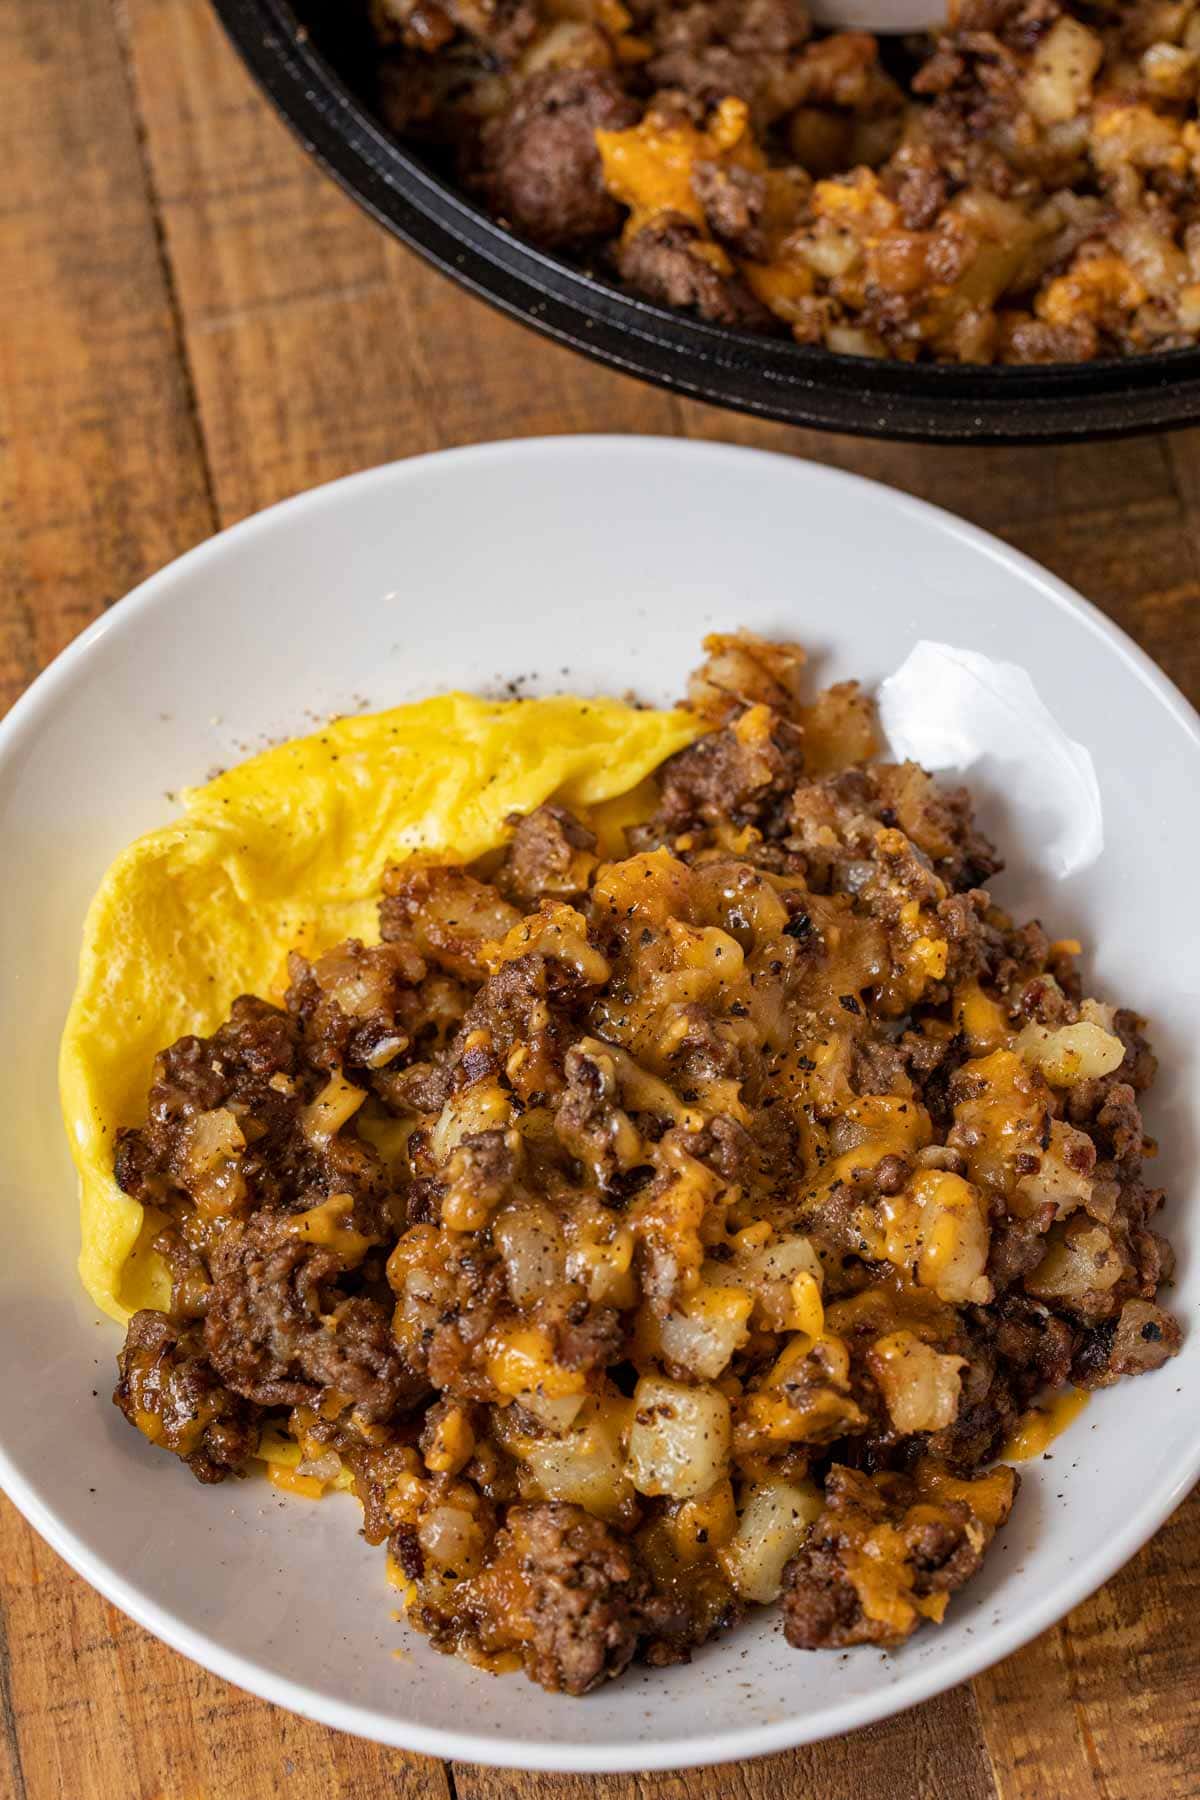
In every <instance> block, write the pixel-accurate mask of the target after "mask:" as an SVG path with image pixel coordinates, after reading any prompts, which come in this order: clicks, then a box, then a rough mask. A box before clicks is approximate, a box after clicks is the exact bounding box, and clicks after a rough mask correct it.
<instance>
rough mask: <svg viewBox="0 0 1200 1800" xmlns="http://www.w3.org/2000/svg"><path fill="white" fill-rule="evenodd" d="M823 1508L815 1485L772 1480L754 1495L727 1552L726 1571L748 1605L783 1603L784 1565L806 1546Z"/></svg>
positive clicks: (724, 1561)
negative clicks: (780, 1597) (754, 1601)
mask: <svg viewBox="0 0 1200 1800" xmlns="http://www.w3.org/2000/svg"><path fill="white" fill-rule="evenodd" d="M821 1505H822V1502H821V1495H820V1493H819V1491H818V1490H817V1488H816V1487H815V1486H814V1485H813V1483H812V1482H810V1481H804V1482H792V1481H766V1482H763V1483H762V1485H761V1486H759V1487H755V1488H752V1489H751V1490H750V1493H749V1495H748V1497H747V1499H746V1502H745V1504H744V1505H743V1507H742V1514H741V1518H740V1519H739V1521H738V1528H737V1535H736V1536H735V1538H734V1540H733V1542H732V1543H731V1544H730V1545H729V1547H728V1549H726V1550H724V1551H723V1552H722V1553H721V1562H722V1564H723V1565H724V1568H725V1572H726V1574H727V1575H728V1576H729V1579H730V1580H731V1581H732V1583H733V1585H734V1587H735V1588H736V1589H737V1591H738V1593H739V1594H740V1595H741V1597H742V1599H743V1600H756V1601H758V1602H759V1603H760V1604H763V1605H765V1604H767V1603H768V1602H769V1601H771V1600H777V1599H778V1598H779V1590H780V1588H781V1586H782V1583H783V1570H784V1566H785V1564H786V1563H787V1562H788V1561H789V1559H790V1558H791V1557H793V1556H795V1554H796V1552H797V1550H799V1548H800V1546H801V1544H802V1543H803V1542H804V1537H805V1534H806V1533H807V1531H808V1528H809V1526H810V1525H811V1524H812V1522H813V1520H814V1519H815V1518H816V1517H817V1514H818V1513H819V1512H820V1511H821Z"/></svg>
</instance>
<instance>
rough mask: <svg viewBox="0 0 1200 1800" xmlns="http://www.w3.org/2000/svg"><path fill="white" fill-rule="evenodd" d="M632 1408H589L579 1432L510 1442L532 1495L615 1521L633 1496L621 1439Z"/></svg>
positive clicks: (617, 1405) (603, 1405)
mask: <svg viewBox="0 0 1200 1800" xmlns="http://www.w3.org/2000/svg"><path fill="white" fill-rule="evenodd" d="M627 1412H628V1406H627V1405H626V1403H624V1402H620V1403H617V1402H602V1403H601V1404H600V1405H599V1406H589V1408H588V1410H587V1411H586V1412H585V1413H584V1414H583V1417H582V1419H581V1422H580V1424H579V1426H578V1428H577V1429H576V1430H574V1431H571V1432H569V1433H568V1434H567V1435H566V1436H565V1437H562V1438H558V1439H556V1440H552V1439H546V1438H523V1439H520V1440H516V1439H510V1440H509V1442H508V1448H509V1449H510V1450H511V1451H512V1452H513V1454H514V1455H515V1456H517V1457H519V1459H520V1461H521V1462H522V1463H523V1464H524V1466H525V1468H526V1470H527V1471H528V1474H529V1477H530V1480H531V1482H532V1485H533V1489H534V1493H533V1497H534V1498H537V1499H542V1500H566V1501H569V1502H570V1503H571V1504H572V1505H575V1506H582V1507H583V1508H584V1509H585V1510H586V1511H587V1512H590V1513H593V1514H594V1515H595V1516H596V1518H598V1519H615V1518H617V1517H618V1516H619V1514H620V1513H621V1511H622V1510H623V1509H624V1508H625V1507H626V1506H627V1505H628V1503H629V1501H630V1500H631V1499H632V1498H633V1485H632V1483H631V1482H630V1479H629V1476H628V1474H627V1472H626V1469H625V1459H624V1456H623V1454H622V1449H621V1436H622V1431H623V1428H624V1425H625V1418H626V1414H627Z"/></svg>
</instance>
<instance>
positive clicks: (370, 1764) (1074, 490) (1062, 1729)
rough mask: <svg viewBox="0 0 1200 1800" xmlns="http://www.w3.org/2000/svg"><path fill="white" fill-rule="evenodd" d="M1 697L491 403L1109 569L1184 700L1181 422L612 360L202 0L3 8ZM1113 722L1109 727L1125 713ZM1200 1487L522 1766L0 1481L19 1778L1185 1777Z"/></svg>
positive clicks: (1017, 1786) (1137, 628) (1092, 589)
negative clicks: (878, 484) (929, 436)
mask: <svg viewBox="0 0 1200 1800" xmlns="http://www.w3.org/2000/svg"><path fill="white" fill-rule="evenodd" d="M0 154H2V157H3V165H2V166H3V172H4V173H3V189H2V194H0V309H2V310H0V516H2V518H3V528H2V530H0V710H2V709H3V708H4V707H5V706H7V705H8V704H9V703H11V701H13V700H14V699H15V698H16V697H17V695H18V694H19V693H20V691H21V689H22V688H23V687H24V685H25V684H26V683H27V682H28V681H29V680H30V679H31V678H32V677H33V676H34V675H35V674H36V673H37V671H38V670H39V669H40V668H41V667H42V665H43V664H44V663H46V662H47V661H48V660H49V659H50V657H52V656H53V655H54V654H55V653H56V652H57V651H58V650H60V649H61V648H62V647H63V645H64V644H66V643H67V642H68V640H69V639H71V638H72V637H74V636H75V634H76V633H77V632H78V631H79V630H80V629H81V628H82V627H83V626H84V625H85V624H86V623H87V622H88V621H89V620H90V619H92V618H94V617H95V615H96V614H97V613H99V612H100V611H102V610H103V608H105V607H106V606H109V605H111V604H112V602H113V601H115V600H117V599H119V598H120V596H121V595H122V594H123V593H125V591H126V590H127V589H128V588H130V587H131V586H132V585H133V584H134V583H135V582H136V581H139V580H140V579H141V578H142V577H143V576H144V575H146V574H148V573H149V572H150V571H151V570H153V569H156V568H158V567H159V566H160V564H162V563H165V562H166V561H168V559H169V558H171V557H173V556H176V555H178V554H179V552H180V551H182V550H186V549H187V548H188V546H189V545H191V544H194V543H196V542H198V541H199V540H200V539H201V538H205V537H207V536H208V535H209V534H210V533H211V532H213V531H215V530H216V529H217V528H218V527H220V526H223V525H228V524H230V523H231V522H232V521H233V520H235V519H239V518H242V517H243V516H244V515H245V514H246V513H250V512H254V511H255V510H256V509H257V508H259V507H262V506H266V505H268V504H270V502H271V501H273V500H278V499H279V498H281V496H283V495H285V494H291V493H294V492H296V491H297V490H298V489H301V488H307V487H311V486H312V485H313V484H314V483H316V482H320V481H327V480H329V479H330V478H331V477H332V476H336V475H342V474H345V473H347V472H348V471H349V470H352V469H359V468H363V467H365V466H366V465H368V464H370V463H376V462H382V461H386V460H387V459H389V458H392V457H398V456H407V455H410V454H411V453H413V452H414V451H421V450H433V449H436V448H438V447H439V446H441V445H446V444H460V443H468V442H472V441H475V440H477V439H486V438H501V437H508V436H523V435H526V434H532V433H539V432H564V431H582V430H588V431H648V432H678V433H686V434H687V435H689V436H695V437H706V438H708V437H713V438H722V439H726V440H730V441H736V442H739V443H747V444H758V445H765V446H769V447H770V448H773V449H776V450H786V451H789V452H793V453H797V454H802V455H806V456H811V457H816V458H819V459H821V460H824V461H830V462H834V463H837V464H839V465H841V466H843V467H847V468H853V469H858V470H861V471H862V472H864V473H867V474H870V475H876V476H880V477H882V478H883V479H885V480H887V481H890V482H893V483H895V484H896V485H898V486H901V487H906V488H909V489H911V490H912V491H913V492H915V493H919V494H923V495H926V496H928V497H930V498H933V499H936V500H938V501H940V502H941V503H942V504H943V505H946V506H949V507H951V508H953V509H954V510H956V511H958V512H961V513H963V514H965V515H966V516H967V517H969V518H971V519H975V520H977V521H978V522H979V523H980V524H982V525H985V526H988V527H990V529H991V530H993V531H996V532H999V533H1000V534H1001V535H1002V536H1004V537H1006V538H1008V539H1010V540H1011V541H1012V542H1014V543H1017V544H1019V545H1020V546H1021V547H1022V548H1023V549H1025V550H1028V551H1030V552H1031V553H1032V554H1033V555H1034V556H1037V557H1040V558H1041V559H1042V560H1043V561H1045V562H1046V563H1048V564H1049V565H1050V566H1051V568H1053V569H1055V570H1057V571H1058V573H1059V574H1061V575H1063V576H1065V578H1066V579H1067V580H1068V581H1070V582H1073V583H1074V584H1075V585H1076V586H1077V587H1079V588H1081V589H1082V590H1083V591H1084V593H1086V594H1089V595H1091V597H1092V598H1093V599H1095V600H1097V601H1098V602H1099V604H1100V605H1101V606H1103V607H1104V608H1105V609H1106V610H1107V611H1108V612H1109V613H1110V614H1111V615H1112V616H1113V617H1114V618H1116V619H1118V620H1119V621H1120V622H1121V624H1122V625H1124V626H1125V627H1126V629H1127V630H1129V631H1130V632H1132V634H1133V636H1134V637H1136V638H1137V639H1138V640H1139V641H1140V642H1141V643H1142V644H1143V645H1144V646H1145V647H1146V649H1147V650H1149V651H1150V653H1151V654H1152V655H1154V656H1156V657H1157V658H1158V659H1159V660H1160V661H1161V662H1162V663H1163V664H1164V666H1165V667H1166V668H1167V669H1168V670H1169V671H1170V673H1171V674H1172V675H1173V676H1174V678H1175V680H1176V681H1177V682H1178V683H1179V684H1180V686H1181V687H1182V688H1183V689H1184V691H1185V692H1187V693H1189V694H1190V695H1191V697H1192V698H1193V699H1200V630H1198V629H1197V626H1198V624H1200V582H1198V577H1200V562H1198V532H1200V441H1198V439H1197V435H1196V434H1194V433H1192V434H1184V435H1181V436H1177V437H1174V438H1170V439H1166V438H1155V439H1146V440H1142V441H1140V442H1137V443H1132V444H1120V445H1103V444H1097V445H1091V446H1086V447H1083V448H1080V449H1041V450H989V451H976V452H970V451H960V450H935V449H929V450H925V449H912V448H900V447H889V446H887V445H881V444H864V443H855V442H850V441H848V440H844V439H839V438H826V437H818V436H814V435H808V434H805V433H803V432H798V431H787V430H784V429H782V428H779V427H775V426H771V425H760V424H755V423H753V422H751V421H749V420H745V419H738V418H734V417H732V416H730V415H727V414H723V413H717V412H713V411H711V410H709V409H708V408H705V407H702V406H699V405H694V404H691V403H689V402H687V401H682V400H677V399H674V398H672V397H670V396H668V395H665V394H661V393H658V392H655V391H653V390H651V389H649V388H645V387H641V386H638V385H636V384H635V383H633V382H631V381H629V380H626V379H624V378H623V377H619V376H616V375H612V374H609V373H607V372H605V371H603V370H601V369H598V368H595V367H593V366H592V365H591V364H589V363H586V362H584V361H582V360H581V359H580V358H578V357H574V356H571V355H569V354H567V353H566V352H565V351H561V350H558V349H555V348H552V347H550V346H549V345H547V344H546V343H544V342H542V341H541V340H539V339H537V338H534V337H533V336H531V335H530V334H529V333H527V332H525V331H523V330H521V329H519V328H518V327H517V326H515V325H512V324H510V323H508V322H506V321H504V320H502V319H501V318H499V317H498V316H497V315H495V314H494V313H492V312H490V311H488V310H487V309H486V308H484V307H483V306H482V305H481V304H479V303H478V302H476V301H473V300H470V299H468V298H466V297H465V296H464V295H462V294H460V293H459V292H458V291H457V290H456V289H455V288H453V287H451V286H450V285H449V284H448V283H447V282H445V281H443V280H442V279H440V278H439V277H437V276H435V275H433V274H432V273H430V272H429V271H428V270H426V269H425V268H424V267H423V266H422V265H421V264H420V263H419V262H417V261H416V260H415V259H414V258H413V257H411V256H409V255H408V254H407V253H406V252H405V251H403V250H402V249H400V248H399V247H398V246H397V245H395V244H393V243H392V242H390V241H389V240H388V239H387V238H386V237H384V235H383V234H382V233H381V232H380V231H378V230H376V229H375V228H374V227H373V226H371V225H370V224H369V223H368V222H367V220H366V219H365V218H364V217H362V216H361V215H360V214H359V213H358V212H357V211H356V209H355V208H354V207H353V206H352V205H351V204H350V202H349V201H347V200H345V199H344V198H343V197H342V196H341V194H340V193H338V192H337V191H336V189H335V188H334V187H333V186H332V185H331V184H330V183H329V182H327V181H325V180H324V179H323V178H322V177H321V176H319V175H318V174H317V173H316V171H315V170H314V169H313V167H312V166H311V165H310V164H309V163H308V162H307V161H306V159H305V158H304V157H303V155H302V154H301V152H300V151H299V150H298V149H297V147H296V146H295V144H294V143H293V142H292V141H291V140H290V138H289V137H288V136H287V135H286V133H285V131H284V129H283V127H282V126H281V125H279V124H278V123H277V122H276V120H275V118H274V117H273V115H272V114H271V113H270V112H269V111H268V109H267V107H266V106H265V104H264V103H263V102H262V101H261V100H260V99H259V98H258V96H257V95H256V93H255V92H254V91H253V90H252V88H251V86H250V83H249V81H248V80H247V78H246V76H245V75H244V74H243V72H242V69H241V67H240V65H239V64H238V63H237V62H236V60H235V58H234V56H233V54H232V52H231V51H230V50H229V48H228V47H227V45H226V44H225V42H224V40H223V38H222V36H221V33H220V30H219V29H218V27H217V26H216V25H215V23H214V22H213V19H212V17H211V16H210V13H209V9H208V6H207V4H206V0H53V3H52V4H51V3H50V0H5V3H4V5H3V6H2V7H0ZM1115 723H1116V722H1115V721H1114V725H1115ZM1198 1700H1200V1500H1198V1498H1197V1496H1196V1495H1193V1496H1192V1498H1191V1500H1190V1501H1189V1502H1188V1503H1187V1504H1186V1505H1184V1506H1183V1507H1182V1508H1181V1509H1180V1511H1179V1512H1178V1513H1177V1514H1176V1515H1175V1517H1174V1519H1172V1521H1171V1522H1170V1524H1169V1525H1167V1526H1166V1527H1165V1529H1164V1530H1163V1531H1162V1532H1160V1533H1159V1535H1158V1537H1157V1538H1156V1539H1155V1540H1154V1542H1153V1543H1152V1544H1150V1545H1149V1546H1148V1548H1147V1549H1146V1550H1144V1551H1143V1553H1142V1554H1141V1555H1140V1556H1139V1557H1138V1558H1137V1559H1136V1561H1134V1562H1133V1563H1132V1564H1130V1566H1129V1567H1128V1568H1127V1569H1126V1570H1125V1571H1124V1572H1123V1573H1122V1574H1121V1575H1120V1576H1118V1577H1117V1579H1116V1580H1115V1581H1113V1582H1111V1583H1110V1584H1109V1585H1108V1587H1106V1588H1105V1589H1104V1590H1103V1591H1102V1592H1101V1593H1100V1594H1098V1595H1096V1597H1095V1598H1094V1599H1092V1600H1090V1601H1088V1602H1087V1604H1086V1605H1084V1606H1081V1607H1080V1608H1078V1610H1077V1611H1076V1612H1074V1613H1072V1614H1071V1616H1070V1618H1069V1619H1068V1620H1067V1621H1066V1622H1065V1623H1064V1624H1063V1625H1061V1626H1059V1627H1057V1628H1056V1629H1055V1630H1053V1631H1051V1632H1048V1633H1047V1634H1046V1636H1044V1637H1043V1638H1041V1639H1039V1640H1038V1642H1037V1643H1035V1644H1033V1645H1031V1646H1030V1647H1029V1648H1028V1649H1027V1650H1024V1651H1022V1652H1021V1653H1020V1654H1019V1655H1017V1656H1014V1657H1011V1658H1010V1659H1009V1660H1008V1661H1007V1662H1005V1663H1002V1664H1001V1665H1000V1666H999V1667H998V1668H995V1669H993V1670H991V1671H990V1672H989V1673H988V1674H986V1675H984V1676H981V1677H980V1678H979V1679H978V1680H977V1681H974V1682H972V1683H971V1684H970V1686H968V1687H962V1688H959V1689H957V1690H956V1691H954V1692H953V1693H950V1694H947V1695H946V1696H944V1697H943V1698H942V1699H940V1700H936V1701H932V1702H930V1703H929V1704H928V1705H926V1706H923V1707H921V1708H919V1709H918V1710H916V1711H915V1712H911V1713H908V1714H907V1715H906V1716H904V1717H902V1718H899V1719H895V1720H893V1721H891V1722H890V1723H888V1724H884V1725H881V1726H877V1727H874V1728H872V1729H870V1730H868V1731H865V1732H862V1733H860V1734H858V1735H857V1736H854V1737H850V1738H844V1739H841V1740H839V1741H836V1742H834V1743H830V1744H825V1745H821V1746H819V1747H817V1748H815V1749H811V1750H804V1751H798V1752H796V1753H794V1754H792V1755H789V1756H783V1757H777V1758H774V1759H772V1760H770V1761H767V1762H759V1763H754V1764H747V1765H742V1766H739V1767H736V1768H727V1769H721V1770H711V1771H707V1772H705V1771H699V1772H690V1773H689V1772H685V1773H681V1774H679V1775H675V1776H642V1777H638V1776H621V1777H612V1778H603V1777H596V1778H588V1777H563V1776H521V1775H515V1774H506V1773H492V1772H489V1771H487V1770H483V1769H478V1768H472V1767H464V1766H459V1767H455V1768H443V1767H441V1766H440V1765H439V1764H437V1763H435V1762H432V1761H429V1760H427V1759H425V1758H422V1757H415V1756H405V1755H404V1754H402V1753H401V1752H399V1751H393V1750H384V1749H379V1748H377V1747H375V1746H373V1745H370V1744H364V1743H359V1742H357V1741H355V1740H353V1739H351V1738H346V1737H341V1736H339V1735H337V1734H336V1733H334V1732H332V1731H328V1730H325V1729H323V1728H321V1727H318V1726H314V1725H309V1724H307V1723H305V1722H304V1721H302V1720H300V1719H296V1718H292V1717H290V1716H289V1715H288V1714H286V1713H282V1712H279V1711H276V1710H275V1709H274V1708H272V1707H270V1706H267V1705H265V1704H263V1703H262V1702H260V1701H258V1700H253V1699H250V1698H249V1697H247V1696H246V1695H244V1694H242V1693H240V1692H238V1691H237V1690H236V1689H233V1688H230V1687H228V1686H226V1684H225V1683H224V1682H222V1681H218V1680H215V1679H214V1678H213V1677H212V1676H210V1675H207V1674H205V1673H203V1672H202V1671H201V1670H200V1669H198V1668H195V1667H193V1666H192V1665H191V1664H190V1663H188V1662H185V1661H184V1660H183V1658H181V1657H179V1656H177V1655H175V1654H174V1652H172V1651H170V1650H167V1649H165V1648H163V1647H162V1646H161V1645H159V1644H158V1643H156V1642H155V1641H154V1640H153V1639H152V1638H150V1637H148V1636H146V1634H145V1633H144V1632H142V1631H141V1630H139V1629H138V1628H137V1627H136V1626H135V1625H133V1624H131V1623H130V1622H129V1621H128V1620H127V1619H125V1618H123V1617H122V1616H121V1615H120V1614H119V1613H118V1612H116V1611H115V1610H114V1609H113V1608H112V1607H111V1606H109V1605H108V1604H107V1603H106V1602H105V1601H103V1600H101V1599H100V1597H99V1596H98V1595H97V1594H95V1593H93V1592H92V1591H91V1589H90V1588H88V1587H86V1586H85V1585H84V1583H83V1582H81V1581H79V1580H78V1579H77V1578H76V1577H75V1576H74V1575H72V1574H71V1573H70V1572H69V1571H68V1570H67V1568H66V1567H65V1566H64V1565H63V1564H62V1563H61V1562H59V1560H58V1559H57V1558H56V1557H55V1556H54V1555H53V1554H52V1553H51V1552H50V1551H49V1550H48V1549H47V1548H46V1546H45V1545H44V1544H43V1543H42V1542H41V1540H40V1539H39V1538H38V1537H37V1536H35V1534H34V1533H33V1531H31V1530H30V1528H29V1527H28V1526H27V1525H26V1524H25V1523H24V1521H23V1520H22V1519H21V1518H20V1516H19V1515H18V1514H17V1513H16V1512H15V1511H14V1509H13V1508H12V1507H11V1506H9V1505H8V1504H7V1503H2V1506H0V1796H3V1797H4V1800H8V1797H10V1796H11V1797H14V1800H57V1797H59V1796H61V1797H63V1800H90V1797H91V1796H96V1797H98V1800H251V1797H254V1800H257V1797H258V1796H266V1795H275V1794H279V1793H286V1794H294V1795H297V1796H304V1797H305V1800H365V1797H366V1796H372V1797H374V1796H382V1795H388V1796H392V1797H393V1800H450V1797H453V1796H457V1800H502V1797H508V1796H513V1797H520V1800H550V1797H551V1796H553V1797H554V1800H585V1797H586V1800H648V1797H661V1800H668V1797H669V1800H717V1797H718V1796H720V1797H721V1800H784V1797H791V1796H795V1797H796V1800H800V1796H804V1800H818V1797H821V1800H824V1797H825V1796H830V1797H832V1796H838V1797H841V1796H852V1797H853V1800H875V1797H876V1796H878V1797H879V1800H916V1797H920V1800H991V1797H992V1796H995V1797H996V1800H1049V1797H1051V1796H1054V1797H1055V1800H1133V1797H1135V1796H1142V1795H1148V1794H1153V1795H1154V1796H1155V1800H1176V1797H1182V1796H1196V1795H1200V1731H1198V1716H1200V1715H1198Z"/></svg>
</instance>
